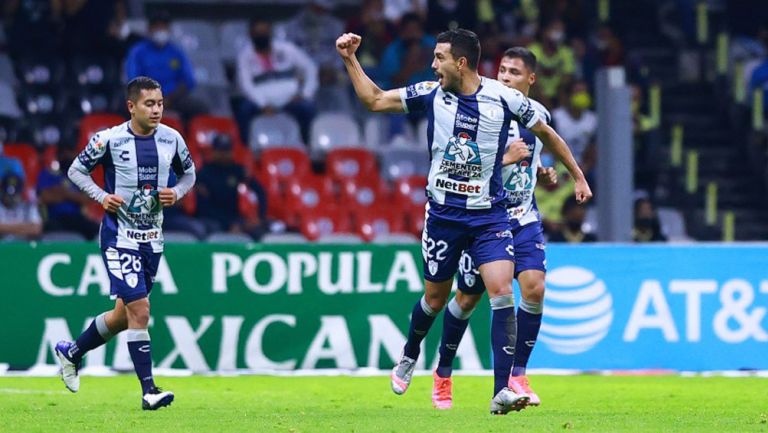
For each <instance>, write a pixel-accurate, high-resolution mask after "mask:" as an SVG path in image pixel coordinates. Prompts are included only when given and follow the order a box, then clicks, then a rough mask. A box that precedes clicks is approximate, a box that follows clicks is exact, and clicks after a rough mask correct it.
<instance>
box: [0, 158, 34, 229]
mask: <svg viewBox="0 0 768 433" xmlns="http://www.w3.org/2000/svg"><path fill="white" fill-rule="evenodd" d="M42 227H43V226H42V223H41V221H40V213H39V212H38V211H37V205H36V204H35V203H32V202H29V201H27V200H26V199H25V197H24V181H23V180H22V179H21V177H19V175H17V174H15V173H8V174H6V175H5V176H3V177H2V179H0V237H2V238H3V239H34V238H36V237H38V236H40V233H41V232H42Z"/></svg>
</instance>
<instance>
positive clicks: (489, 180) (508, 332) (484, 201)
mask: <svg viewBox="0 0 768 433" xmlns="http://www.w3.org/2000/svg"><path fill="white" fill-rule="evenodd" d="M360 43H361V38H360V36H358V35H356V34H353V33H346V34H343V35H341V36H340V37H339V38H338V39H337V40H336V49H337V51H338V52H339V54H340V55H341V57H342V59H343V61H344V64H345V66H346V69H347V72H348V74H349V76H350V79H351V81H352V84H353V86H354V88H355V92H356V93H357V96H358V98H359V99H360V100H361V101H362V102H363V104H364V105H365V106H366V108H368V109H369V110H370V111H375V112H397V113H403V112H409V111H412V110H417V111H425V112H426V113H427V119H428V127H427V143H428V145H429V150H430V155H431V167H430V171H429V176H428V185H427V195H428V204H427V209H426V210H427V212H426V220H425V224H424V232H423V234H422V255H423V259H424V260H423V265H424V278H425V294H424V296H422V298H421V299H420V300H419V301H418V302H416V304H415V305H414V307H413V310H412V314H411V323H410V328H409V331H408V339H407V342H406V344H405V347H404V349H403V355H402V357H401V358H400V360H399V361H398V363H397V365H395V368H394V369H393V371H392V375H391V384H392V390H393V391H394V392H395V393H396V394H402V393H404V392H405V391H406V390H407V389H408V386H409V385H410V382H411V378H412V375H413V370H414V368H415V365H416V360H417V359H418V356H419V352H420V348H419V344H420V343H421V342H422V340H423V339H424V336H425V335H426V334H427V332H428V331H429V329H430V327H431V326H432V323H433V322H434V318H435V316H436V315H437V313H438V312H439V311H440V310H441V309H442V308H443V307H444V306H445V304H446V302H447V301H448V297H449V295H450V292H451V286H452V284H453V277H454V274H455V273H456V271H457V270H458V264H459V259H460V256H461V252H462V251H463V250H468V251H470V252H471V253H472V254H473V256H474V257H475V261H476V263H477V265H478V269H479V273H480V275H482V276H483V280H484V282H485V285H486V288H487V290H488V295H489V298H490V302H491V308H492V309H493V310H494V313H495V314H494V315H493V321H492V331H491V332H492V338H491V342H492V349H493V354H494V360H495V362H494V364H495V365H496V366H503V365H505V364H511V359H512V353H511V350H510V349H511V348H514V347H515V338H516V326H515V325H516V324H515V315H514V309H510V308H509V307H511V306H513V304H514V302H513V297H512V293H511V283H512V275H513V274H514V262H513V255H514V251H513V244H512V231H511V229H512V225H511V224H510V222H509V219H508V218H507V212H506V206H505V205H504V202H505V200H506V194H505V192H504V188H503V185H502V179H501V166H502V161H506V160H507V159H509V158H510V157H511V154H512V153H513V152H512V150H513V149H510V152H508V153H505V152H504V151H503V149H504V147H505V146H506V143H507V139H508V130H509V125H510V122H511V121H512V120H513V119H514V120H517V121H519V122H520V123H521V124H522V125H524V126H525V127H527V128H529V130H531V131H532V132H533V133H534V134H535V135H536V136H538V137H540V138H541V139H542V140H543V141H544V142H545V143H549V144H550V145H551V146H553V147H554V146H566V145H565V143H564V142H563V141H562V139H561V138H560V137H559V136H558V135H557V133H555V132H554V130H552V128H550V127H549V126H547V125H546V123H544V122H542V121H540V120H539V118H538V115H537V113H536V111H535V110H534V108H533V106H532V105H531V103H530V102H529V101H528V99H527V98H526V97H525V96H524V95H523V94H522V93H521V92H519V91H517V90H514V89H509V88H507V87H505V86H504V85H503V84H501V83H500V82H498V81H496V80H492V79H488V78H484V77H481V76H480V75H478V73H477V64H478V61H479V58H480V42H479V40H478V38H477V35H475V34H474V33H472V32H470V31H468V30H463V29H457V30H449V31H446V32H443V33H441V34H440V35H438V37H437V44H436V46H435V49H434V60H433V62H432V69H433V70H434V71H435V74H436V76H437V78H438V81H437V82H434V81H425V82H421V83H417V84H414V85H409V86H407V87H404V88H400V89H393V90H386V91H385V90H382V89H380V88H379V87H378V86H377V85H376V84H374V83H373V81H371V80H370V78H369V77H368V76H367V75H365V72H363V69H362V67H361V66H360V63H359V62H358V61H357V58H356V56H355V51H357V48H358V47H359V46H360ZM464 146H468V147H471V148H472V150H471V152H470V151H464V149H461V148H462V147H464ZM453 147H459V150H458V151H455V150H454V149H453ZM527 153H528V152H525V154H524V155H523V156H527ZM459 155H461V157H458V156H459ZM470 157H471V159H468V158H470ZM511 159H512V160H513V161H514V160H515V159H516V158H511ZM513 161H512V162H513ZM577 190H578V193H579V194H580V195H581V196H587V195H591V193H590V192H589V190H588V189H586V190H585V189H584V188H583V187H579V185H577ZM503 358H509V361H504V360H503ZM495 375H496V376H501V375H503V377H504V380H503V386H502V387H500V388H499V389H496V390H495V394H494V396H493V399H492V400H491V412H493V413H507V412H509V411H510V410H512V409H513V408H514V407H517V406H520V405H524V404H525V403H526V402H527V400H528V397H527V396H524V395H518V394H516V393H514V392H513V391H512V390H510V389H509V388H508V387H507V386H506V382H507V378H508V376H509V369H507V371H506V372H505V373H503V374H502V373H499V372H495ZM497 382H498V381H497ZM497 388H498V387H497Z"/></svg>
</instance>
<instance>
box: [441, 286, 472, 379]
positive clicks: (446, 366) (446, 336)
mask: <svg viewBox="0 0 768 433" xmlns="http://www.w3.org/2000/svg"><path fill="white" fill-rule="evenodd" d="M472 311H474V310H470V311H464V310H462V309H461V307H459V304H458V303H457V302H456V298H453V299H451V302H449V303H448V308H447V309H446V310H445V313H444V314H443V336H442V338H441V339H440V360H439V361H438V364H437V370H436V371H437V375H438V376H440V377H450V376H451V373H453V360H454V359H455V358H456V350H457V349H458V348H459V343H461V339H462V337H464V332H465V331H466V330H467V325H469V317H470V316H471V315H472Z"/></svg>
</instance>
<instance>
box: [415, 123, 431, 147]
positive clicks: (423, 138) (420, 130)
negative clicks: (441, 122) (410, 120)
mask: <svg viewBox="0 0 768 433" xmlns="http://www.w3.org/2000/svg"><path fill="white" fill-rule="evenodd" d="M428 126H429V123H428V122H427V119H421V120H420V121H419V124H418V125H417V126H416V142H417V143H419V144H422V145H424V146H426V145H427V127H428Z"/></svg>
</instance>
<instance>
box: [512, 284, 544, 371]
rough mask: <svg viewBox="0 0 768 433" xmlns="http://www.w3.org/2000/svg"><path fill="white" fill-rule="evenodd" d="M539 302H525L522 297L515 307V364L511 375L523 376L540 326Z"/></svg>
mask: <svg viewBox="0 0 768 433" xmlns="http://www.w3.org/2000/svg"><path fill="white" fill-rule="evenodd" d="M541 310H542V308H541V303H533V302H527V301H526V300H525V299H523V300H522V301H521V302H520V307H519V308H518V309H517V344H516V346H515V365H514V367H512V376H524V375H525V369H526V367H527V366H528V358H530V356H531V352H532V351H533V346H534V345H535V344H536V338H538V336H539V328H541Z"/></svg>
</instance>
